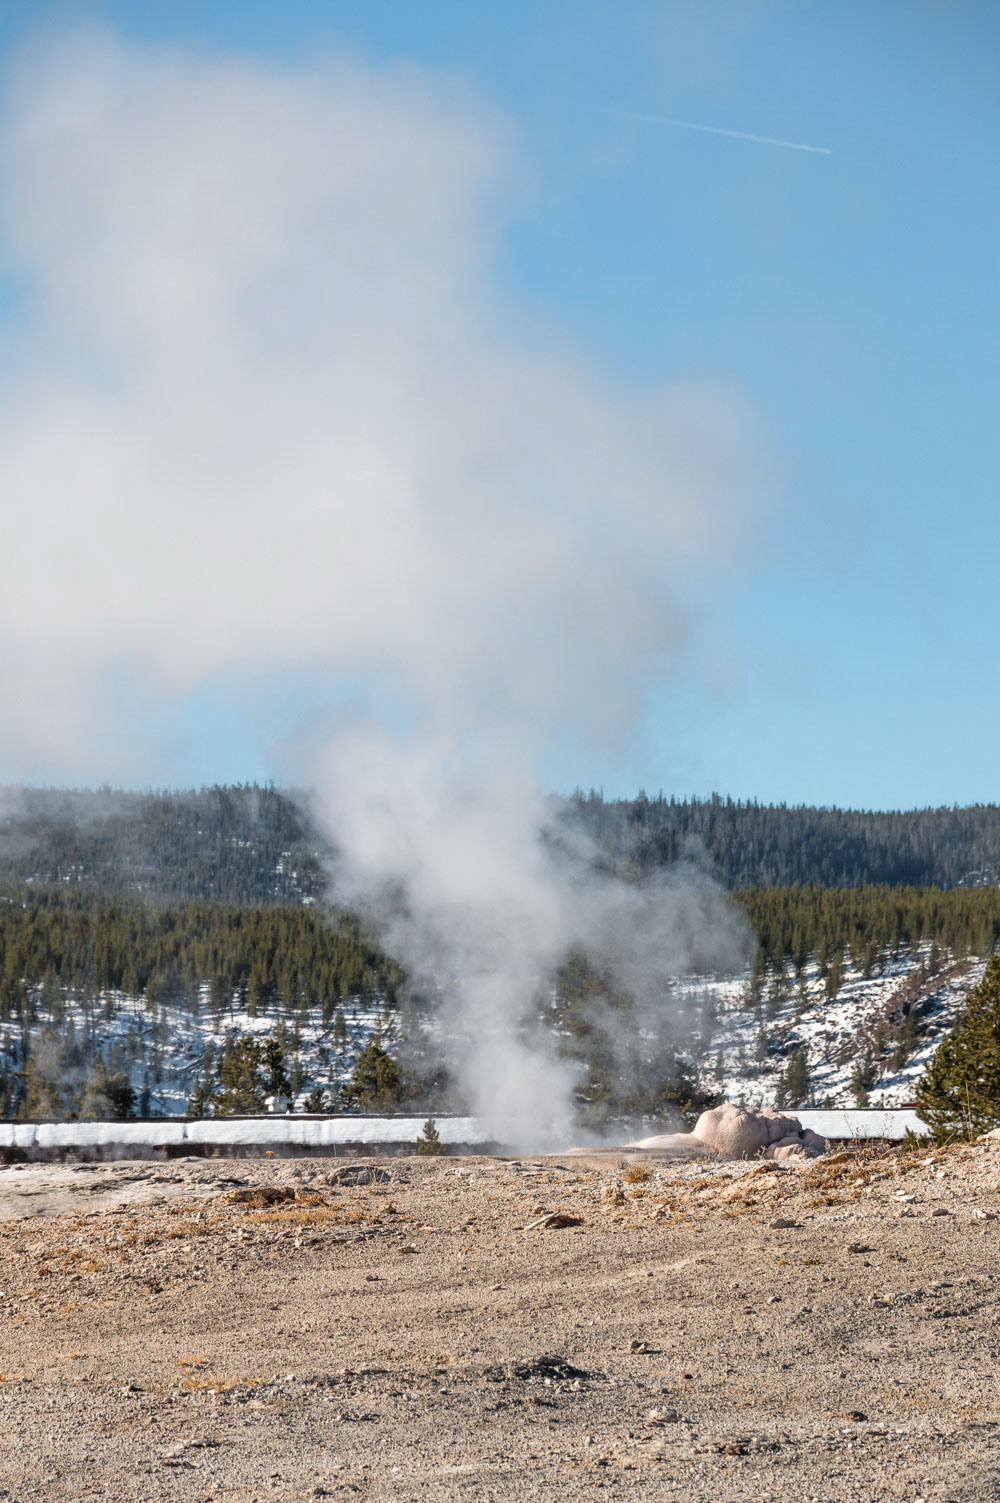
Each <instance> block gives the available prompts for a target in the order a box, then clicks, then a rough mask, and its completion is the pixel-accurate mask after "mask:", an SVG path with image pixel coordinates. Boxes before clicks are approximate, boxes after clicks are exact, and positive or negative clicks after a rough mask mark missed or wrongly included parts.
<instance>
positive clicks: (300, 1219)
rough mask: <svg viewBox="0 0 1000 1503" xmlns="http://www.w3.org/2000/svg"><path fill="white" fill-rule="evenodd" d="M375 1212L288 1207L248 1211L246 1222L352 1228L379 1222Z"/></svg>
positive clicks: (264, 1224) (318, 1207)
mask: <svg viewBox="0 0 1000 1503" xmlns="http://www.w3.org/2000/svg"><path fill="white" fill-rule="evenodd" d="M381 1219H382V1218H381V1216H380V1215H379V1214H378V1212H377V1211H374V1210H373V1211H344V1210H341V1209H340V1208H339V1207H337V1206H309V1207H305V1206H288V1207H287V1208H283V1209H281V1210H277V1211H250V1212H249V1213H248V1215H247V1220H248V1221H254V1222H256V1223H257V1225H258V1226H322V1225H323V1224H324V1223H325V1224H327V1225H331V1224H332V1225H334V1226H354V1225H356V1224H357V1223H358V1222H365V1223H367V1224H368V1225H375V1224H377V1223H378V1222H380V1221H381Z"/></svg>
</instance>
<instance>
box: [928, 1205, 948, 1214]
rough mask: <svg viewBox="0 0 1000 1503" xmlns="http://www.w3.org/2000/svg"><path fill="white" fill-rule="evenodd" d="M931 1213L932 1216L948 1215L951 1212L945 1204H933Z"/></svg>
mask: <svg viewBox="0 0 1000 1503" xmlns="http://www.w3.org/2000/svg"><path fill="white" fill-rule="evenodd" d="M931 1215H932V1216H950V1215H951V1212H950V1211H949V1210H948V1209H947V1208H946V1207H945V1206H935V1207H934V1209H933V1211H932V1212H931Z"/></svg>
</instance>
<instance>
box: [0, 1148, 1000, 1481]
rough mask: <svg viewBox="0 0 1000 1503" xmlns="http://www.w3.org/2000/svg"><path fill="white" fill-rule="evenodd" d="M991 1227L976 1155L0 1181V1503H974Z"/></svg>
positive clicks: (992, 1423) (472, 1161)
mask: <svg viewBox="0 0 1000 1503" xmlns="http://www.w3.org/2000/svg"><path fill="white" fill-rule="evenodd" d="M644 1173H646V1174H648V1175H649V1177H648V1178H646V1179H643V1178H642V1177H641V1176H642V1175H643V1174H644ZM998 1212H1000V1141H995V1140H989V1139H987V1140H981V1141H980V1142H979V1143H976V1144H973V1145H965V1146H962V1147H955V1148H951V1149H947V1150H941V1151H936V1152H933V1153H929V1152H924V1153H916V1154H909V1155H904V1154H902V1153H896V1152H887V1153H883V1154H875V1153H872V1152H870V1151H868V1152H865V1151H858V1152H845V1153H843V1154H833V1155H828V1156H827V1157H825V1158H823V1159H820V1160H817V1161H816V1162H815V1163H813V1164H811V1165H809V1166H807V1167H805V1168H802V1167H798V1168H788V1167H782V1166H780V1165H775V1164H766V1165H761V1164H756V1165H731V1164H730V1165H722V1164H718V1165H715V1164H710V1165H705V1164H689V1165H676V1164H662V1163H653V1164H650V1165H641V1166H640V1167H638V1168H636V1167H631V1165H630V1161H628V1160H624V1159H616V1158H614V1157H611V1158H605V1159H600V1160H597V1159H595V1160H590V1159H577V1158H573V1157H567V1158H564V1159H549V1160H528V1159H522V1160H510V1159H506V1160H504V1159H484V1158H463V1159H458V1158H448V1157H445V1158H439V1159H416V1158H411V1159H382V1160H369V1161H364V1162H363V1163H362V1162H357V1161H354V1162H345V1161H344V1160H343V1159H340V1160H337V1159H324V1160H301V1159H300V1160H288V1159H285V1160H278V1159H229V1160H211V1161H207V1160H194V1161H180V1162H177V1163H171V1164H155V1165H154V1164H148V1163H147V1164H140V1163H119V1164H112V1165H76V1166H73V1165H65V1166H49V1167H43V1166H11V1167H7V1168H4V1169H0V1498H2V1499H4V1500H16V1503H28V1500H29V1499H30V1500H36V1499H44V1500H45V1503H50V1500H51V1503H63V1500H74V1503H75V1500H90V1499H109V1500H110V1499H121V1500H130V1503H131V1500H141V1499H149V1500H157V1503H159V1500H164V1499H166V1500H174V1499H177V1500H184V1503H189V1500H191V1503H193V1500H196V1499H197V1500H209V1499H211V1500H213V1503H216V1500H223V1499H225V1500H240V1503H244V1500H246V1503H249V1500H258V1499H260V1500H269V1503H270V1500H282V1503H292V1500H295V1503H299V1500H305V1499H313V1498H328V1497H329V1498H337V1499H341V1500H350V1499H366V1500H372V1503H376V1500H390V1499H391V1500H393V1503H396V1500H404V1499H413V1500H417V1499H419V1500H421V1503H425V1500H426V1503H434V1500H443V1499H455V1500H463V1503H464V1500H473V1499H475V1500H477V1503H478V1500H484V1499H502V1500H508V1499H510V1500H515V1499H516V1500H522V1499H536V1498H537V1499H546V1500H549V1499H559V1500H574V1499H581V1498H588V1499H589V1498H593V1497H607V1496H610V1497H612V1498H613V1497H618V1498H622V1499H624V1498H635V1499H652V1498H656V1499H660V1498H664V1499H683V1500H705V1503H709V1500H711V1503H726V1500H737V1499H738V1500H741V1503H742V1500H754V1503H758V1500H759V1503H764V1500H768V1499H771V1500H777V1499H780V1500H782V1503H816V1500H822V1503H853V1500H866V1503H868V1500H878V1503H890V1500H891V1503H895V1500H904V1499H905V1500H908V1503H916V1500H919V1499H923V1500H925V1503H931V1500H934V1503H945V1500H953V1503H988V1500H991V1499H992V1500H1000V1390H998V1373H997V1358H998V1350H1000V1346H998V1331H997V1324H996V1317H997V1310H998V1302H1000V1267H998V1260H997V1248H998V1244H1000V1219H997V1213H998ZM553 1213H556V1214H553ZM546 1217H548V1218H549V1220H550V1221H554V1222H555V1223H556V1224H554V1225H548V1226H546V1225H545V1224H544V1222H542V1224H540V1225H538V1224H536V1223H539V1222H540V1221H542V1218H546Z"/></svg>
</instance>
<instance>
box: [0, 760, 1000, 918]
mask: <svg viewBox="0 0 1000 1503" xmlns="http://www.w3.org/2000/svg"><path fill="white" fill-rule="evenodd" d="M553 808H554V812H555V818H556V823H557V824H558V823H559V822H560V821H564V822H568V823H571V824H573V825H577V826H582V827H583V828H584V829H585V830H586V831H588V832H589V833H590V835H591V836H592V838H593V840H594V841H595V843H596V845H597V847H598V849H599V851H600V852H601V853H603V856H604V858H605V859H606V860H608V861H609V863H611V864H612V865H614V866H616V867H618V868H621V869H623V870H627V871H629V872H633V873H635V874H636V875H638V876H642V875H645V874H648V873H650V872H652V871H655V870H657V869H658V868H661V867H664V866H669V865H671V864H673V863H674V862H676V861H678V860H681V859H689V860H693V861H695V862H696V863H697V864H699V865H700V866H702V867H703V868H705V869H706V870H708V871H709V872H711V873H712V874H713V875H714V876H716V877H717V878H718V880H719V881H720V882H722V883H723V885H724V886H726V887H729V888H733V889H745V888H750V887H758V886H762V887H785V886H796V885H799V884H806V883H817V884H819V885H820V886H823V887H860V886H863V885H865V884H887V885H889V886H911V887H931V886H938V887H967V886H985V885H995V884H997V883H998V882H1000V806H997V805H996V804H976V805H973V806H971V807H969V808H961V809H960V808H950V809H918V810H912V811H908V812H905V813H904V812H891V813H872V812H865V811H861V810H854V809H817V808H810V807H795V808H792V807H788V806H786V805H784V804H757V803H749V802H748V803H743V802H739V801H736V800H733V799H724V798H720V797H718V796H713V797H712V798H708V799H675V798H665V797H663V796H662V795H661V796H658V797H656V798H647V797H646V796H645V795H644V794H640V795H639V797H638V798H635V799H619V800H606V799H604V798H602V797H601V796H600V795H599V794H596V793H590V794H582V793H578V794H575V795H574V796H573V797H572V798H568V799H554V800H553ZM329 854H330V851H329V846H328V844H327V842H326V841H325V840H324V839H323V837H322V836H321V835H320V834H319V833H318V832H317V831H316V830H315V829H314V828H313V827H312V826H311V824H310V822H309V819H308V816H307V815H306V814H305V813H304V812H303V808H302V806H301V804H300V803H299V802H297V801H296V799H295V798H294V797H293V796H291V795H289V794H287V793H283V792H281V791H279V790H278V789H276V788H272V787H265V788H261V787H258V786H256V785H241V786H236V787H213V788H203V789H200V790H198V791H191V792H181V793H177V792H134V791H121V790H112V789H99V790H96V791H95V790H89V789H84V790H65V789H47V788H27V789H25V788H9V789H6V790H0V884H14V883H22V882H31V883H35V884H39V885H43V886H50V885H58V886H68V887H72V888H77V889H79V888H85V889H86V888H91V889H93V890H94V891H100V892H104V893H141V894H143V895H144V896H146V897H150V898H159V899H164V900H170V901H178V900H190V899H201V900H210V901H214V902H222V903H241V904H252V905H256V904H270V903H293V904H294V903H310V902H313V901H315V900H316V899H317V898H318V897H319V895H320V894H321V892H322V890H323V885H324V883H323V867H324V860H325V858H326V857H327V856H329Z"/></svg>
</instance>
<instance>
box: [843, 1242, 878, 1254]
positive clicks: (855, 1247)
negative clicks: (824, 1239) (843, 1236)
mask: <svg viewBox="0 0 1000 1503" xmlns="http://www.w3.org/2000/svg"><path fill="white" fill-rule="evenodd" d="M847 1251H848V1252H849V1253H866V1252H874V1251H875V1249H874V1248H873V1247H869V1246H868V1244H867V1242H848V1244H847Z"/></svg>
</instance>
